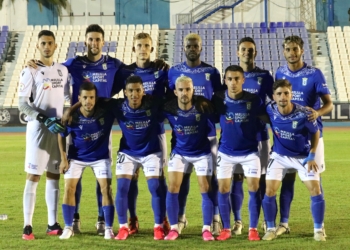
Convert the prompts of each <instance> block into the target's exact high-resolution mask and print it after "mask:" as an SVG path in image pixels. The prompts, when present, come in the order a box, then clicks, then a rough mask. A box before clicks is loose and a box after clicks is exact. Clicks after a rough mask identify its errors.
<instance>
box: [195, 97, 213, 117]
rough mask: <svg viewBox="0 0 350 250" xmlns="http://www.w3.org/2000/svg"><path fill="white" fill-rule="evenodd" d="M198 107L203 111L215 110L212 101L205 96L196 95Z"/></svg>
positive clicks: (208, 112)
mask: <svg viewBox="0 0 350 250" xmlns="http://www.w3.org/2000/svg"><path fill="white" fill-rule="evenodd" d="M194 100H195V106H196V109H197V110H198V111H199V112H201V113H207V114H212V113H213V112H214V108H213V105H212V104H211V102H210V101H209V100H208V99H206V98H204V97H203V96H194Z"/></svg>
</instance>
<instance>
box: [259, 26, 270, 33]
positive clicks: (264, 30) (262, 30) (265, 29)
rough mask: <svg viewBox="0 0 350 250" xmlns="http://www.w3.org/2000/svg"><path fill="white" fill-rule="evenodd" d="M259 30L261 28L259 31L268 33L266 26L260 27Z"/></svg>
mask: <svg viewBox="0 0 350 250" xmlns="http://www.w3.org/2000/svg"><path fill="white" fill-rule="evenodd" d="M260 30H261V33H268V32H269V31H268V29H267V28H266V27H265V28H260Z"/></svg>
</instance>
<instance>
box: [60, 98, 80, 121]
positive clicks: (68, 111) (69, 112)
mask: <svg viewBox="0 0 350 250" xmlns="http://www.w3.org/2000/svg"><path fill="white" fill-rule="evenodd" d="M80 107H81V103H80V102H76V103H75V104H74V105H72V106H71V107H69V108H67V109H66V110H65V111H64V112H63V116H62V119H61V123H62V124H64V125H66V124H68V125H71V123H72V115H73V113H74V112H75V111H77V110H78V109H79V108H80Z"/></svg>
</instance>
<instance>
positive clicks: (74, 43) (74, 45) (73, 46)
mask: <svg viewBox="0 0 350 250" xmlns="http://www.w3.org/2000/svg"><path fill="white" fill-rule="evenodd" d="M76 46H77V43H76V42H70V43H69V48H75V47H76Z"/></svg>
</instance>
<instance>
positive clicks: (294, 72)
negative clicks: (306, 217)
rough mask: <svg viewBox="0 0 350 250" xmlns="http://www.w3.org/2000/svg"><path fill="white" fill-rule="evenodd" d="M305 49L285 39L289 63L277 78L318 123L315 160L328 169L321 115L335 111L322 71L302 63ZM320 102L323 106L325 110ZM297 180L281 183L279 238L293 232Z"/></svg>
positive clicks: (295, 40)
mask: <svg viewBox="0 0 350 250" xmlns="http://www.w3.org/2000/svg"><path fill="white" fill-rule="evenodd" d="M303 46H304V41H303V40H302V39H301V38H300V37H299V36H289V37H286V38H285V40H284V42H283V54H284V57H285V58H286V60H287V64H286V65H284V66H281V67H279V68H278V70H277V72H276V77H275V79H276V80H280V79H286V80H288V81H289V82H290V83H291V84H292V86H293V99H292V101H293V102H295V103H297V104H300V105H302V106H305V107H306V108H307V109H308V110H309V112H310V113H309V115H308V118H309V120H310V121H317V124H318V128H319V130H320V140H319V143H318V146H317V151H316V157H315V160H316V162H317V165H318V166H319V167H321V168H323V169H325V161H324V142H323V133H322V128H323V125H322V120H321V116H322V115H324V114H327V113H329V112H331V111H332V109H333V103H332V99H331V95H330V92H329V89H328V86H327V83H326V80H325V78H324V76H323V74H322V72H321V71H320V70H319V69H318V68H315V67H313V66H311V65H307V64H306V63H304V62H303V59H302V55H303V53H304V49H303ZM321 100H322V103H323V106H322V107H321ZM290 172H291V173H290ZM295 177H296V173H295V170H289V171H288V173H287V174H286V175H285V177H284V179H283V181H282V188H281V192H280V199H279V200H280V216H281V218H280V224H279V226H278V228H277V231H276V234H277V235H281V234H283V233H289V232H290V229H289V226H288V219H289V212H290V206H291V202H292V200H293V196H294V182H295ZM320 183H321V181H320ZM321 190H322V187H321Z"/></svg>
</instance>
